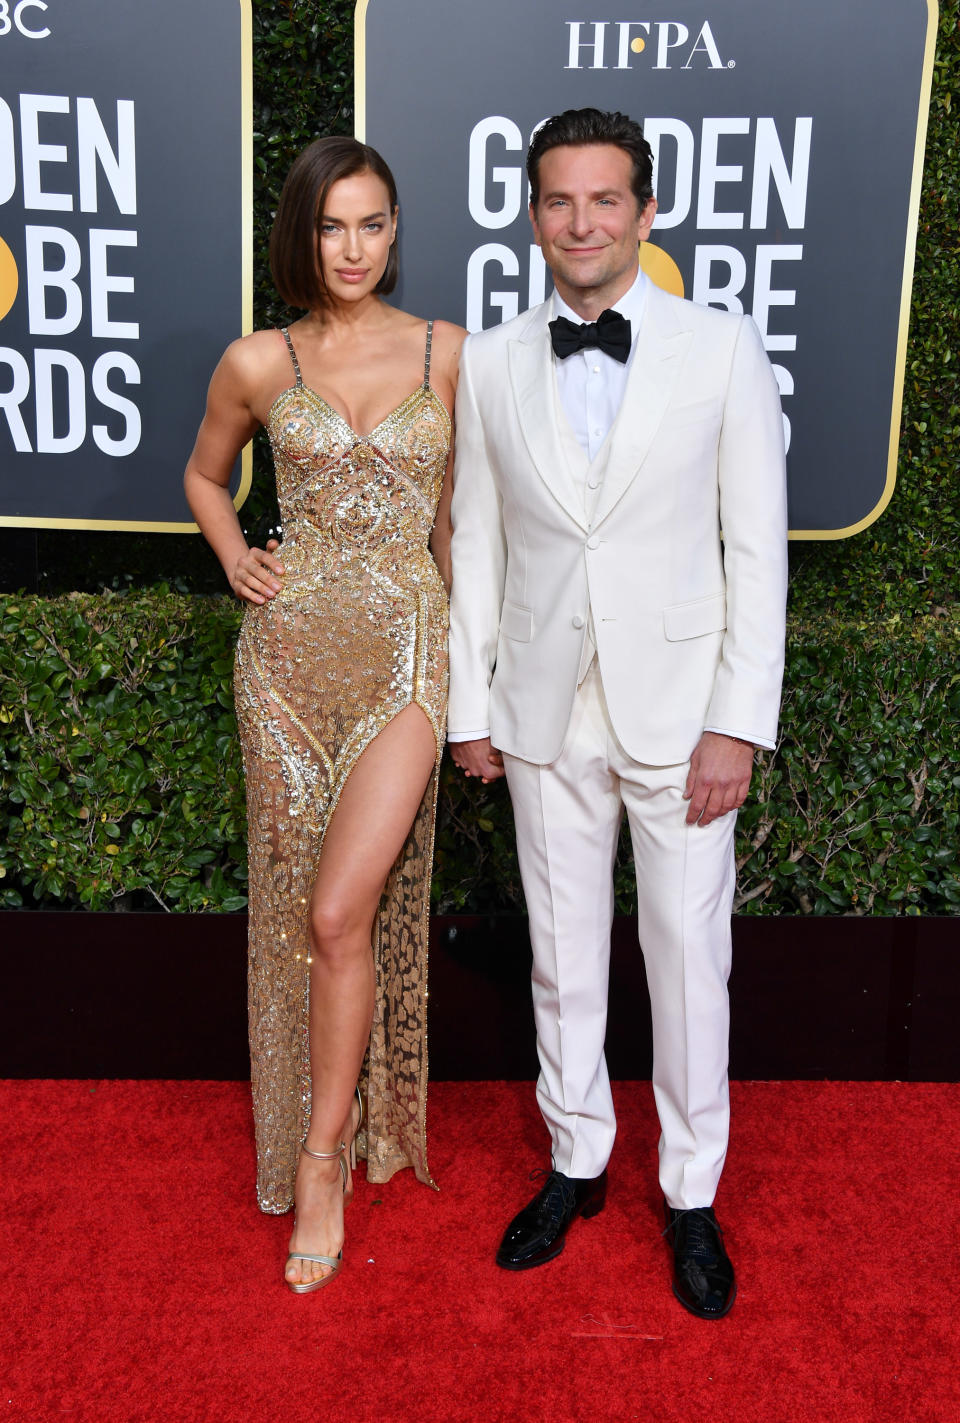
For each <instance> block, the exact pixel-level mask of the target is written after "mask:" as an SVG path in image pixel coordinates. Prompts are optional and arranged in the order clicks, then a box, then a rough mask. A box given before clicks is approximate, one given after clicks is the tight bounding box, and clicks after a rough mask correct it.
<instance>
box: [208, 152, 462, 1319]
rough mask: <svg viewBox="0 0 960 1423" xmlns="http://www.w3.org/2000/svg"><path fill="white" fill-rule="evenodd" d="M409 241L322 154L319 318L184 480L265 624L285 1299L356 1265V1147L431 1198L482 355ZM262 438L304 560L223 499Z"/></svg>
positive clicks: (233, 370) (242, 370) (255, 648)
mask: <svg viewBox="0 0 960 1423" xmlns="http://www.w3.org/2000/svg"><path fill="white" fill-rule="evenodd" d="M396 239H397V195H396V187H395V184H394V180H393V176H392V174H391V173H390V170H389V168H388V167H387V165H386V164H385V163H384V161H383V159H382V158H381V157H380V155H379V154H378V153H377V152H376V151H375V150H374V149H372V148H369V147H368V146H367V145H365V144H362V143H358V142H357V141H356V140H354V139H349V138H325V139H319V140H318V141H317V142H316V143H313V144H311V146H310V147H309V148H307V149H306V150H305V151H304V152H303V153H302V154H301V155H300V157H299V158H298V159H297V160H296V162H295V163H294V165H293V167H292V169H291V170H290V173H289V175H288V177H287V181H286V183H285V185H284V189H283V193H282V194H281V198H280V204H279V208H278V210H277V217H276V222H275V225H274V229H273V234H272V236H271V243H270V261H271V268H272V271H273V277H274V282H275V284H276V287H277V290H278V291H279V293H280V295H281V297H282V298H283V300H284V301H285V302H287V303H288V304H289V305H290V306H294V307H300V308H302V309H305V310H306V312H307V315H306V316H304V317H302V318H301V319H300V320H299V321H296V322H294V323H293V324H292V325H291V327H290V328H289V330H284V331H258V332H255V333H254V334H253V335H251V336H247V337H244V338H243V339H242V340H239V341H235V342H234V343H233V344H232V345H231V346H230V347H228V349H227V351H226V353H225V355H224V356H223V359H222V360H221V362H220V364H219V365H218V367H217V369H216V371H215V372H214V375H213V379H212V381H211V384H210V391H209V396H208V403H207V410H206V414H205V417H204V421H203V424H202V425H201V427H200V432H199V435H198V437H197V443H196V447H195V449H194V451H193V454H192V456H191V458H190V462H189V464H188V466H187V471H186V476H185V483H186V490H187V497H188V499H189V502H190V507H191V509H192V510H193V514H194V517H195V518H196V521H197V523H198V524H199V526H200V528H201V530H202V531H203V533H204V534H205V536H206V538H207V539H208V541H209V542H210V544H211V545H212V547H213V549H214V551H215V552H216V554H217V556H218V558H219V559H220V562H221V563H222V564H223V568H224V571H225V572H226V575H227V578H228V579H229V581H230V585H231V587H232V588H233V590H234V592H235V593H236V594H237V595H238V597H240V598H243V599H244V600H245V601H246V603H247V605H248V606H247V610H246V613H245V616H244V621H243V627H242V629H241V633H240V639H239V643H238V646H237V661H236V677H235V687H236V704H237V718H238V722H239V726H240V736H241V741H242V746H243V755H244V768H245V772H246V780H247V811H248V831H249V865H250V964H249V987H250V1046H251V1059H252V1079H253V1101H254V1118H255V1125H256V1136H257V1158H258V1195H259V1201H260V1206H261V1209H263V1210H265V1211H270V1212H274V1213H280V1212H283V1211H287V1210H289V1208H290V1206H291V1205H292V1204H295V1206H296V1216H295V1221H294V1228H293V1234H292V1236H291V1240H290V1255H289V1259H288V1260H287V1265H286V1269H285V1278H286V1282H287V1284H288V1285H289V1286H290V1288H291V1289H292V1290H294V1291H296V1292H298V1293H305V1292H306V1291H308V1290H314V1289H319V1288H320V1287H321V1286H323V1285H326V1284H328V1283H329V1282H330V1281H331V1280H332V1279H333V1278H334V1276H335V1275H336V1273H337V1271H338V1270H339V1268H340V1263H341V1259H342V1246H343V1235H344V1230H343V1207H344V1204H345V1203H346V1202H347V1201H348V1200H349V1199H350V1197H351V1195H352V1193H353V1192H352V1178H351V1171H350V1166H351V1165H352V1164H353V1160H354V1156H353V1150H352V1146H353V1144H354V1143H358V1144H359V1146H360V1150H361V1152H362V1153H363V1154H365V1155H366V1159H367V1178H368V1180H373V1181H386V1180H388V1179H389V1178H390V1176H392V1174H393V1173H394V1171H396V1170H397V1169H398V1168H399V1167H400V1166H405V1165H412V1166H413V1168H414V1170H415V1172H416V1174H417V1176H418V1177H419V1178H420V1179H421V1180H423V1181H426V1182H428V1183H430V1184H432V1182H430V1175H429V1171H428V1169H427V1161H426V1140H425V1126H424V1114H425V1106H426V1071H427V1059H426V1036H425V1024H424V1013H425V1003H426V951H427V918H428V910H429V887H430V870H431V863H432V857H433V827H434V812H435V806H436V787H437V769H438V766H439V760H440V754H441V749H442V745H443V725H444V718H445V714H446V676H447V668H446V623H447V598H446V592H447V589H448V588H449V536H450V519H449V498H450V491H449V483H450V481H449V478H447V477H445V476H446V472H447V468H448V461H449V453H450V443H451V432H452V420H451V411H452V410H453V398H454V393H455V388H456V379H457V361H458V356H459V351H460V345H461V342H462V340H463V337H464V334H465V333H464V332H463V331H461V330H460V328H459V327H455V326H451V325H448V324H447V323H445V322H436V323H428V322H424V321H421V320H419V319H418V318H416V317H413V316H409V315H407V314H406V313H404V312H401V311H397V310H395V309H394V308H393V307H390V306H388V305H387V304H386V303H385V302H383V301H382V300H381V296H382V295H386V294H387V293H389V292H390V291H391V290H392V289H393V287H394V285H395V283H396V277H397V241H396ZM258 425H265V426H266V428H267V430H268V432H269V435H270V441H271V444H272V447H273V455H274V464H275V468H276V475H277V487H278V495H279V500H280V508H281V515H282V522H283V545H282V547H279V546H278V545H277V544H276V543H274V542H271V543H270V544H268V546H267V548H266V549H259V548H248V547H247V544H246V541H245V539H244V537H243V534H242V532H241V529H240V524H239V522H238V519H237V516H236V512H235V511H234V507H233V503H232V501H231V499H230V494H229V491H228V487H227V486H228V480H229V476H230V471H231V469H232V468H233V464H234V461H235V459H236V456H237V454H238V452H239V450H240V449H241V448H242V447H243V445H245V444H246V442H247V441H248V440H249V439H250V437H251V436H252V435H253V433H254V431H255V430H256V428H257V426H258ZM431 530H432V535H431ZM428 540H430V542H431V546H432V549H433V555H434V556H433V557H431V553H430V549H429V548H428ZM435 560H436V561H435ZM438 567H439V570H440V572H438ZM441 572H442V574H443V578H442V580H441ZM445 584H446V588H445V586H444V585H445ZM371 939H372V946H373V952H372V953H371ZM367 1054H368V1056H367V1057H366V1067H365V1071H364V1073H363V1076H364V1079H365V1083H366V1118H365V1120H364V1113H363V1097H362V1095H361V1091H360V1089H359V1088H358V1086H357V1082H358V1078H359V1077H360V1075H361V1069H363V1068H364V1064H365V1056H366V1055H367ZM361 1128H363V1130H361ZM301 1143H302V1150H301Z"/></svg>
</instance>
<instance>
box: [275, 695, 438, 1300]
mask: <svg viewBox="0 0 960 1423" xmlns="http://www.w3.org/2000/svg"><path fill="white" fill-rule="evenodd" d="M436 754H437V747H436V741H435V739H434V734H433V728H432V727H431V725H430V722H429V721H428V720H427V717H426V716H425V714H424V713H423V711H422V710H421V708H420V707H417V706H410V707H406V708H405V709H404V710H403V711H402V712H400V713H399V714H398V715H397V716H396V717H395V718H394V719H393V721H391V722H390V724H389V725H388V726H387V727H385V729H384V730H383V731H382V732H381V733H380V735H379V736H378V737H377V738H376V739H375V740H374V741H373V742H371V744H370V745H369V746H368V747H367V749H366V750H365V751H364V752H363V754H362V755H361V757H360V759H359V760H358V761H357V764H356V766H354V768H353V770H352V771H351V773H350V776H349V778H348V780H347V783H346V785H345V786H344V788H343V791H342V793H341V795H340V800H339V803H338V805H337V808H336V810H335V812H334V814H333V818H332V820H331V822H330V824H329V826H328V827H327V833H326V838H325V839H324V843H323V853H322V855H321V858H320V866H319V869H318V871H317V878H316V882H315V884H314V888H313V898H312V900H311V905H310V933H311V966H310V1077H311V1090H312V1101H313V1106H312V1111H311V1117H310V1129H309V1131H308V1132H307V1139H306V1144H307V1146H308V1147H309V1148H310V1149H311V1151H334V1150H336V1148H337V1147H338V1146H339V1144H340V1142H341V1141H347V1142H348V1144H349V1141H348V1135H352V1128H353V1126H354V1124H355V1121H356V1103H355V1101H354V1088H355V1087H356V1085H357V1078H358V1077H359V1075H360V1069H361V1067H362V1066H363V1056H364V1053H365V1052H366V1048H367V1043H368V1041H369V1039H370V1025H371V1023H372V1021H373V1003H374V991H375V986H376V985H375V970H374V963H373V953H372V948H371V941H372V933H373V921H374V916H375V915H376V912H377V906H378V905H379V902H380V896H381V895H382V893H383V886H384V884H385V882H386V879H387V875H388V874H389V873H390V870H391V868H392V866H393V863H394V861H395V860H396V858H397V856H398V855H399V853H400V851H401V850H402V848H403V845H404V842H405V841H406V838H407V836H408V834H409V833H410V827H411V825H412V824H413V822H414V819H415V817H416V814H417V810H418V809H419V806H420V801H421V800H422V798H423V792H424V790H425V789H426V786H427V783H428V781H429V779H430V776H431V774H432V772H433V767H434V764H435V761H436ZM296 1204H297V1218H296V1225H295V1227H294V1231H293V1235H292V1237H291V1240H290V1250H291V1252H293V1251H294V1250H305V1251H306V1252H307V1253H308V1254H310V1255H329V1256H331V1257H333V1258H336V1256H337V1253H338V1251H339V1250H340V1249H341V1248H342V1246H343V1177H342V1176H341V1173H340V1165H339V1162H338V1161H336V1160H334V1161H316V1160H314V1159H313V1158H312V1157H309V1156H306V1155H303V1156H301V1158H300V1164H299V1166H298V1167H297V1182H296ZM325 1274H329V1267H328V1266H326V1265H318V1264H316V1263H315V1262H313V1261H309V1260H291V1261H290V1263H289V1265H288V1266H287V1270H286V1278H287V1279H288V1280H289V1281H290V1282H291V1283H293V1284H296V1283H298V1282H303V1283H308V1282H309V1281H311V1280H315V1279H317V1278H318V1277H319V1276H321V1275H325Z"/></svg>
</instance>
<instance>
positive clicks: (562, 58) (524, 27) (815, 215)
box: [356, 0, 937, 538]
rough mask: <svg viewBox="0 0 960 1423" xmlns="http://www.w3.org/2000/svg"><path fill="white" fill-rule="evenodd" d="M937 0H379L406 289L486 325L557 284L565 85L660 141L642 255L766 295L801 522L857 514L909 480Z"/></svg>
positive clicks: (375, 16) (420, 309) (372, 58)
mask: <svg viewBox="0 0 960 1423" xmlns="http://www.w3.org/2000/svg"><path fill="white" fill-rule="evenodd" d="M936 21H937V7H936V4H935V3H933V0H929V2H928V0H844V3H843V4H837V2H836V0H806V3H805V4H803V5H797V4H796V3H794V0H693V3H688V0H671V3H670V4H669V5H667V6H666V7H665V8H664V9H660V10H654V9H650V8H649V7H648V6H647V5H646V3H645V0H639V3H638V0H629V3H627V4H624V3H622V2H621V0H617V3H611V0H573V3H570V2H569V0H562V3H561V0H536V3H531V4H524V5H518V4H516V0H484V3H483V4H467V3H451V0H403V2H402V3H400V0H362V2H361V4H359V5H358V7H357V18H356V51H357V131H358V136H360V137H362V138H364V139H365V140H366V141H367V142H368V143H372V144H373V145H374V146H375V147H376V148H379V149H382V151H383V153H384V156H385V157H386V158H387V160H388V162H389V163H390V164H391V166H392V168H393V170H394V172H395V174H396V177H397V182H398V185H399V192H400V205H401V243H402V248H401V254H402V255H401V285H400V288H399V290H398V293H397V298H396V299H397V300H398V301H399V302H400V303H401V304H402V305H404V306H405V307H407V308H408V309H410V310H412V311H414V312H417V313H419V314H422V315H438V316H445V317H448V318H451V319H453V320H457V321H460V322H462V323H463V324H464V325H466V326H467V327H469V329H470V330H474V331H475V330H478V329H480V328H483V327H487V326H490V325H492V324H494V323H496V322H499V321H503V320H505V319H507V318H509V317H511V316H515V315H516V314H517V313H518V312H520V311H523V310H524V309H525V308H526V307H528V306H531V305H533V304H534V303H536V302H539V301H542V300H543V298H544V296H545V294H546V293H547V291H548V289H549V275H548V273H547V272H546V271H545V268H544V264H543V261H542V258H541V256H540V252H539V249H538V248H537V247H536V246H534V245H533V243H532V239H531V235H530V226H529V222H528V218H527V205H528V199H529V191H528V185H527V180H526V175H525V172H524V166H523V165H524V154H525V150H526V147H527V144H528V142H529V139H530V136H531V134H532V132H533V131H534V129H535V128H536V127H537V125H538V124H540V123H541V122H542V121H543V120H544V119H545V118H547V117H548V116H549V115H551V114H554V113H558V112H560V111H561V110H563V109H566V108H580V107H583V106H588V105H589V106H593V107H596V108H601V109H619V110H621V111H622V112H624V113H627V114H629V115H630V116H631V117H632V118H635V119H638V120H640V121H641V122H642V123H643V125H644V129H645V132H646V135H647V137H648V139H649V141H650V143H651V146H652V148H653V152H654V164H655V166H654V183H655V188H656V193H657V199H658V203H659V211H658V214H657V218H656V222H655V223H654V227H653V232H652V234H651V242H650V243H649V244H644V246H643V248H642V252H641V258H642V262H643V265H644V267H645V268H646V270H647V271H648V272H649V274H650V276H651V277H652V279H653V280H654V281H657V282H658V283H660V284H661V285H662V286H664V287H666V288H668V289H669V290H671V291H674V292H676V293H678V294H680V295H683V296H686V297H689V298H691V299H692V300H693V301H696V302H702V303H707V304H710V305H715V306H720V307H724V308H726V309H727V310H729V311H737V312H739V311H747V312H750V313H752V315H753V317H754V319H755V320H756V322H757V325H758V326H759V328H760V331H761V332H762V334H763V339H764V342H765V344H766V348H767V351H768V352H769V355H770V359H771V361H772V362H773V364H774V369H775V370H776V374H777V380H778V382H779V385H780V393H781V397H782V403H783V410H784V425H785V432H786V437H787V442H788V469H789V478H790V525H791V530H792V531H793V535H794V537H799V538H839V537H843V536H846V535H849V534H853V533H856V532H857V531H858V530H859V529H862V528H864V527H865V526H866V525H868V524H869V523H871V522H872V521H873V520H874V519H875V518H876V517H877V516H878V515H879V513H880V512H881V511H882V509H883V508H884V507H885V505H886V503H887V502H888V500H889V498H890V496H891V494H892V492H893V483H894V478H895V472H896V449H897V437H898V432H899V423H900V404H901V393H902V381H903V368H904V356H905V346H906V336H907V320H908V313H909V298H910V285H911V279H912V273H913V253H914V234H915V229H916V220H917V208H918V203H919V183H920V171H921V163H922V157H923V142H924V135H925V131H926V114H927V107H928V103H929V89H930V79H931V73H932V65H933V44H934V37H935V32H936Z"/></svg>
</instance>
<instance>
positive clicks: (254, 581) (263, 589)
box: [230, 539, 283, 604]
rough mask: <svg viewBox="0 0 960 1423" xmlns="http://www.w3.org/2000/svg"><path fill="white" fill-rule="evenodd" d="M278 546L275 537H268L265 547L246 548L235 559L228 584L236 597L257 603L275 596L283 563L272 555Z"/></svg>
mask: <svg viewBox="0 0 960 1423" xmlns="http://www.w3.org/2000/svg"><path fill="white" fill-rule="evenodd" d="M279 547H280V545H279V543H278V542H277V540H276V539H270V540H269V541H268V543H267V546H266V548H265V549H263V548H248V549H247V551H246V553H245V554H242V555H241V557H240V558H238V559H237V562H236V566H235V567H234V570H233V575H232V577H231V579H230V586H231V588H232V589H233V591H234V593H236V595H237V597H238V598H243V599H245V600H246V602H248V603H258V604H259V603H265V602H267V600H268V599H269V598H275V597H276V596H277V594H278V593H279V592H280V586H281V585H280V579H281V578H282V576H283V564H282V563H281V562H280V560H279V559H278V558H275V557H274V553H275V551H276V550H277V549H278V548H279Z"/></svg>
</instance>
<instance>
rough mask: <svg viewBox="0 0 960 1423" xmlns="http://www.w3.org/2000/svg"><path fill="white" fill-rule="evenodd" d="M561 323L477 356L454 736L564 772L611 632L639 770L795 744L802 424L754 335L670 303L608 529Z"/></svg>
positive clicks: (457, 606) (465, 417)
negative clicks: (579, 472)
mask: <svg viewBox="0 0 960 1423" xmlns="http://www.w3.org/2000/svg"><path fill="white" fill-rule="evenodd" d="M551 305H552V304H551V302H550V301H547V302H545V303H543V304H542V305H540V306H538V307H535V308H533V309H532V310H531V311H528V312H525V313H524V314H523V315H521V316H518V317H516V318H515V319H514V320H512V321H509V322H507V323H505V324H504V325H502V326H499V327H496V328H494V329H492V330H489V331H484V332H481V333H478V334H477V335H474V336H471V337H470V338H469V339H468V340H467V341H466V343H465V344H464V347H463V352H462V356H461V361H460V383H459V391H458V395H457V452H456V466H455V479H454V493H453V525H454V535H453V577H454V581H453V595H452V602H451V614H450V617H451V624H450V706H449V726H450V731H451V732H452V733H454V734H456V733H464V732H471V731H474V732H475V731H477V730H480V729H483V728H485V727H489V728H490V736H491V740H492V742H493V744H494V746H496V747H499V748H500V750H502V751H506V752H508V753H509V754H510V755H513V756H518V757H521V758H522V759H524V760H526V761H532V762H535V763H538V764H546V763H549V762H550V761H552V760H554V759H555V758H556V756H557V755H558V754H559V752H560V750H561V749H562V747H563V741H564V736H565V733H566V729H567V724H568V722H569V719H570V712H571V708H572V704H573V698H574V694H575V692H576V686H577V675H578V670H579V667H580V660H581V652H582V649H583V643H584V638H585V636H586V635H587V625H588V619H589V618H590V616H591V614H592V619H593V627H594V630H595V637H596V644H597V656H598V659H599V664H600V673H601V677H602V680H603V687H604V691H605V694H606V700H607V705H608V708H609V712H610V717H611V720H612V722H613V725H614V728H615V730H616V733H617V735H618V737H619V738H620V741H621V742H622V744H623V746H624V748H625V749H626V750H627V752H628V753H629V754H630V755H631V756H632V757H633V758H634V759H635V760H637V761H641V762H645V763H647V764H649V765H671V764H677V763H680V762H683V761H685V760H686V759H687V758H688V757H689V756H690V754H691V752H692V750H693V748H694V746H695V745H696V743H697V741H698V739H699V737H700V735H701V733H702V731H703V729H704V727H712V728H714V729H717V730H722V731H726V732H729V733H730V734H732V735H735V736H740V737H743V738H744V739H748V740H749V739H759V740H761V741H769V742H773V741H775V739H776V726H777V716H778V709H779V702H780V684H781V678H782V674H783V646H784V607H785V600H786V486H785V468H784V447H783V425H782V419H781V414H780V401H779V395H778V391H777V385H776V380H775V378H774V375H773V372H772V370H771V367H770V363H769V361H768V360H767V357H766V353H765V352H764V350H763V346H762V343H761V340H760V337H759V334H758V332H757V329H756V327H755V325H754V323H753V322H752V321H751V320H750V318H749V317H743V316H734V315H730V314H728V313H726V312H720V311H716V310H713V309H711V308H707V307H700V306H695V305H694V304H693V303H692V302H688V301H683V300H681V299H680V298H678V297H673V296H669V295H667V294H666V293H665V292H663V291H661V290H660V289H659V288H657V287H655V286H653V285H652V284H651V285H650V287H649V288H648V291H647V307H646V312H645V315H644V318H643V322H642V325H641V328H640V331H639V334H638V337H637V344H636V349H635V351H634V354H633V360H632V364H631V367H630V371H629V376H628V381H627V388H626V393H625V396H624V401H623V405H622V406H621V409H620V413H619V415H618V417H617V419H616V421H615V423H614V426H613V428H612V429H611V431H610V434H609V436H608V441H609V449H608V451H607V456H608V457H607V460H606V474H605V478H604V482H603V486H602V488H601V490H600V495H599V501H598V503H597V505H596V508H595V511H594V514H593V518H592V520H589V519H588V516H587V515H586V513H585V509H584V498H583V492H582V490H579V489H578V488H577V487H576V483H575V480H574V478H573V476H572V474H571V471H570V467H569V463H568V461H567V460H566V459H565V457H564V453H563V450H562V446H561V439H560V436H559V434H558V421H559V420H561V419H563V418H564V417H563V416H562V415H561V414H560V412H559V410H558V408H557V399H556V395H555V388H556V386H555V379H554V373H553V368H552V361H553V355H552V351H551V347H550V333H549V331H548V329H547V323H548V321H549V319H550V315H551ZM602 453H603V452H601V455H602ZM721 526H722V529H723V539H722V541H721Z"/></svg>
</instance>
